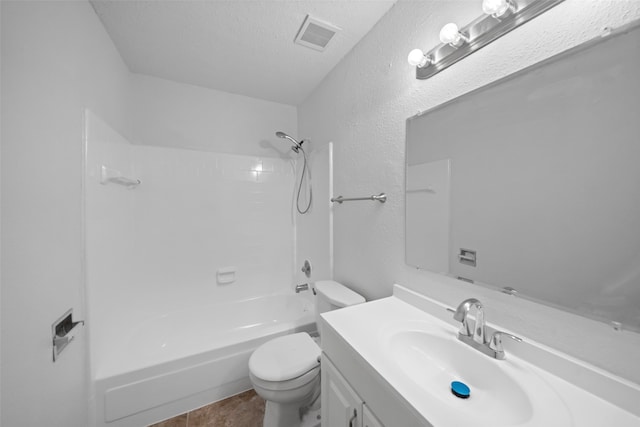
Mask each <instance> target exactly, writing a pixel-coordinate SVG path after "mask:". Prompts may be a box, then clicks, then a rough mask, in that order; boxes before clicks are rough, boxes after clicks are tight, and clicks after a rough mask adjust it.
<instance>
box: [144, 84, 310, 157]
mask: <svg viewBox="0 0 640 427" xmlns="http://www.w3.org/2000/svg"><path fill="white" fill-rule="evenodd" d="M131 79H132V91H131V114H132V117H133V120H132V127H133V136H132V141H131V142H133V143H134V144H146V145H159V146H165V147H177V148H192V149H197V150H206V151H215V152H217V153H231V154H246V155H252V156H267V157H283V158H286V159H288V158H289V157H290V156H289V144H288V143H284V142H283V140H282V139H279V138H277V137H276V136H275V132H276V131H278V130H280V131H283V132H286V133H288V134H290V135H292V136H293V137H294V138H297V127H298V124H297V118H298V116H297V110H296V108H295V107H293V106H291V105H285V104H279V103H277V102H270V101H263V100H261V99H256V98H250V97H248V96H243V95H236V94H232V93H227V92H221V91H217V90H212V89H206V88H203V87H198V86H191V85H187V84H184V83H177V82H172V81H169V80H163V79H159V78H155V77H149V76H143V75H140V74H132V75H131Z"/></svg>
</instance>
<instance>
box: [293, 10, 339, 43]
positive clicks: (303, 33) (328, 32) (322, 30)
mask: <svg viewBox="0 0 640 427" xmlns="http://www.w3.org/2000/svg"><path fill="white" fill-rule="evenodd" d="M338 31H340V28H338V27H336V26H333V25H331V24H328V23H326V22H322V21H320V20H318V19H315V18H312V17H311V15H307V17H306V18H305V19H304V22H303V23H302V27H300V31H298V35H297V36H296V39H295V40H294V42H295V43H298V44H301V45H302V46H306V47H308V48H311V49H314V50H319V51H321V52H322V51H323V50H325V49H326V48H327V45H328V44H329V42H330V41H331V39H332V38H333V36H335V34H336V33H337V32H338Z"/></svg>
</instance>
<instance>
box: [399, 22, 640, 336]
mask: <svg viewBox="0 0 640 427" xmlns="http://www.w3.org/2000/svg"><path fill="white" fill-rule="evenodd" d="M639 52H640V26H639V25H638V24H635V26H632V27H629V28H626V29H625V30H624V31H620V32H617V33H616V34H614V35H611V36H609V37H608V38H605V39H602V40H598V41H594V42H591V43H588V44H586V45H585V46H581V47H578V48H575V49H573V50H571V51H570V52H567V53H564V54H562V55H559V56H558V57H556V58H552V59H551V60H548V61H545V62H544V63H541V64H538V65H536V66H533V67H531V68H529V69H527V70H524V71H522V72H519V73H517V74H515V75H513V76H510V77H507V78H505V79H503V80H501V81H499V82H496V83H494V84H491V85H489V86H487V87H484V88H481V89H479V90H476V91H474V92H472V93H470V94H467V95H464V96H462V97H459V98H457V99H455V100H453V101H451V102H448V103H447V104H444V105H441V106H439V107H436V108H435V109H433V110H431V111H429V112H427V113H424V114H422V115H418V116H416V117H412V118H410V119H409V120H408V121H407V150H406V153H407V159H406V160H407V170H406V173H407V187H406V190H407V194H406V204H407V205H406V215H407V218H406V224H407V225H406V262H407V264H409V265H413V266H417V267H420V268H424V269H427V270H431V271H436V272H446V273H447V274H449V275H451V276H454V277H463V278H466V279H470V280H473V281H475V282H476V283H480V284H486V285H488V286H492V287H498V288H503V287H512V288H515V289H516V290H517V291H518V293H519V294H520V295H524V296H527V297H530V298H533V299H536V300H539V301H542V302H545V303H548V304H551V305H554V306H558V307H561V308H563V309H565V310H569V311H572V312H576V313H579V314H582V315H585V316H588V317H592V318H596V319H601V320H607V321H617V322H621V323H622V324H623V325H624V327H626V328H628V329H633V330H637V331H640V166H639V165H640V142H639V138H640V120H639V117H640V115H639V114H640V84H638V80H637V76H638V75H640V53H639ZM444 165H446V167H445V166H444ZM445 169H446V172H445ZM429 190H431V191H429ZM462 249H466V250H470V251H476V254H477V255H476V256H477V263H476V265H475V266H473V265H471V264H470V263H467V262H464V260H465V256H466V255H464V254H463V256H462V258H461V257H460V251H461V250H462Z"/></svg>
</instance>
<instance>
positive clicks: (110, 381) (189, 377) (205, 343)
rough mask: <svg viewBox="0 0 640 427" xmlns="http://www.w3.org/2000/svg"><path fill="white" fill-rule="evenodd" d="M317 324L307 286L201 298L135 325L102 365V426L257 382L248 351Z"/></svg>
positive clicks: (146, 417) (152, 418) (117, 425)
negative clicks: (223, 299)
mask: <svg viewBox="0 0 640 427" xmlns="http://www.w3.org/2000/svg"><path fill="white" fill-rule="evenodd" d="M314 330H315V311H314V306H313V301H312V299H311V298H310V297H309V295H308V294H307V293H305V294H301V295H296V294H285V295H270V296H264V297H259V298H253V299H247V300H242V301H235V302H230V303H225V304H210V305H202V306H199V307H198V308H195V309H193V308H192V309H190V310H183V311H177V312H172V313H169V314H166V315H163V316H159V317H156V318H152V319H148V320H146V321H144V322H142V323H140V324H139V325H135V326H132V327H130V328H128V332H127V334H126V336H122V337H121V341H120V342H118V343H114V345H113V346H114V348H115V350H116V351H114V352H113V355H110V356H109V360H108V361H107V362H106V363H105V364H104V366H102V367H100V369H98V370H97V374H96V378H95V380H94V381H95V382H94V395H93V396H92V397H93V398H92V402H93V406H94V410H95V414H96V417H95V420H96V423H95V425H96V426H101V427H102V426H104V427H106V426H110V427H141V426H146V425H148V424H152V423H154V422H157V421H160V420H163V419H166V418H170V417H172V416H175V415H178V414H180V413H183V412H186V411H189V410H191V409H195V408H198V407H200V406H203V405H206V404H208V403H211V402H214V401H217V400H220V399H224V398H226V397H229V396H232V395H234V394H237V393H240V392H242V391H245V390H248V389H250V388H251V382H250V381H249V368H248V361H249V356H250V355H251V353H252V352H253V350H255V349H256V348H257V347H258V346H259V345H260V344H262V343H264V342H266V341H268V340H270V339H272V338H274V337H276V336H280V335H285V334H290V333H293V332H301V331H307V332H312V331H314Z"/></svg>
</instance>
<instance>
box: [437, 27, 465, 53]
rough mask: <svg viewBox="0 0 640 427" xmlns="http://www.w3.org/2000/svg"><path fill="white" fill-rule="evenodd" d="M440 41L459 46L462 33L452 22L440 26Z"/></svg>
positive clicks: (462, 41) (461, 40)
mask: <svg viewBox="0 0 640 427" xmlns="http://www.w3.org/2000/svg"><path fill="white" fill-rule="evenodd" d="M440 41H441V42H442V43H444V44H450V45H451V46H454V47H460V46H461V45H462V43H464V40H463V38H462V35H461V34H460V31H459V30H458V26H457V25H456V24H454V23H453V22H451V23H449V24H447V25H445V26H444V27H442V29H441V30H440Z"/></svg>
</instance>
